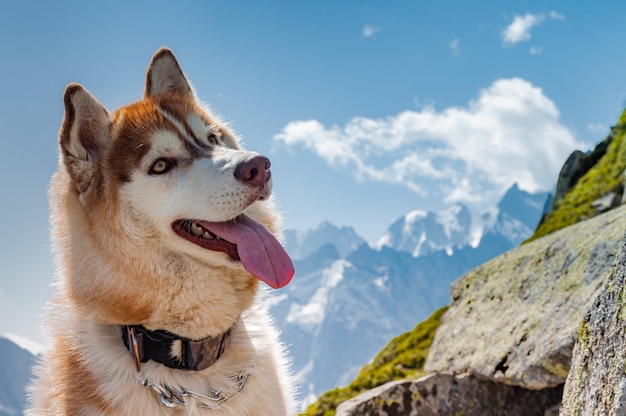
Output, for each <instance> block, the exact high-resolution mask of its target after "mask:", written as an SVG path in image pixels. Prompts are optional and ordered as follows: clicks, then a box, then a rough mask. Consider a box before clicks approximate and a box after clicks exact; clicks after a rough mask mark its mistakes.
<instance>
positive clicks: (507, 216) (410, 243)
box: [377, 184, 549, 257]
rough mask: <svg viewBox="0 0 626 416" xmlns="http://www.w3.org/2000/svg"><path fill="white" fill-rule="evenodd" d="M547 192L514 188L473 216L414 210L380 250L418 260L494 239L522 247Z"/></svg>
mask: <svg viewBox="0 0 626 416" xmlns="http://www.w3.org/2000/svg"><path fill="white" fill-rule="evenodd" d="M548 195H549V194H548V193H537V194H529V193H528V192H524V191H522V190H520V189H519V187H518V186H517V184H515V185H513V186H512V187H511V188H510V189H509V190H508V191H507V192H506V193H505V195H504V196H503V197H502V199H501V200H500V202H499V203H498V205H497V206H496V207H493V208H490V209H488V210H486V211H485V212H483V213H481V214H473V213H472V212H470V210H469V209H468V208H467V207H465V206H464V205H460V204H459V205H454V206H452V207H450V208H448V209H446V210H444V211H441V212H438V213H433V212H424V211H412V212H409V213H408V214H406V215H405V216H403V217H401V218H399V219H397V220H396V221H394V222H393V223H392V224H391V226H389V229H388V230H387V232H386V233H385V234H384V235H383V237H382V238H381V239H380V240H379V241H378V244H377V247H383V246H387V247H390V248H393V249H395V250H399V251H406V252H408V253H411V254H412V255H413V256H415V257H421V256H427V255H429V254H432V253H434V252H437V251H441V250H444V251H446V252H447V253H448V254H449V255H451V254H452V253H453V252H454V251H455V250H459V249H464V248H467V247H468V246H469V247H473V248H477V247H479V246H480V245H483V246H484V245H485V243H486V242H487V241H489V240H490V239H492V238H493V237H497V239H498V240H499V241H500V240H502V239H504V240H506V241H508V243H509V244H507V245H508V246H509V248H513V247H515V246H517V245H519V244H520V243H521V242H522V241H523V240H524V239H525V238H527V237H528V236H529V235H530V234H531V233H532V231H533V230H534V229H535V228H536V226H537V223H538V221H539V219H540V218H541V214H542V213H543V208H544V203H545V201H546V199H547V198H548Z"/></svg>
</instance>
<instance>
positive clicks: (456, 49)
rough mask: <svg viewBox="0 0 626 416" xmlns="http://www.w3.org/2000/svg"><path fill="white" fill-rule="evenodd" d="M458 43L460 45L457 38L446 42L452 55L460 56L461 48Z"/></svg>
mask: <svg viewBox="0 0 626 416" xmlns="http://www.w3.org/2000/svg"><path fill="white" fill-rule="evenodd" d="M459 45H460V42H459V40H458V39H453V40H452V42H450V43H449V44H448V48H450V51H451V52H452V55H454V56H461V48H460V46H459Z"/></svg>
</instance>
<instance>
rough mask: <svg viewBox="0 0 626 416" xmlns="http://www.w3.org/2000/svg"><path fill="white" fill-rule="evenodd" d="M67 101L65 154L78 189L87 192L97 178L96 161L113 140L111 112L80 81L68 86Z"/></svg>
mask: <svg viewBox="0 0 626 416" xmlns="http://www.w3.org/2000/svg"><path fill="white" fill-rule="evenodd" d="M63 102H64V104H65V117H64V119H63V126H62V127H61V134H60V145H61V154H62V157H63V161H64V162H65V166H66V167H67V170H68V173H69V174H70V176H71V177H72V179H73V180H74V183H75V184H76V189H77V190H78V191H79V192H80V193H83V192H85V191H86V190H87V189H88V188H89V186H90V185H91V183H92V182H93V178H94V173H95V169H96V163H97V161H98V158H99V157H101V155H102V152H103V150H104V147H105V146H106V145H107V143H108V142H109V137H110V129H109V126H110V120H109V113H108V112H107V110H106V108H104V106H103V105H102V104H100V103H99V102H98V100H96V98H95V97H94V96H93V95H91V94H90V93H89V91H87V90H86V89H85V88H83V86H82V85H80V84H70V85H68V86H67V88H65V94H64V95H63Z"/></svg>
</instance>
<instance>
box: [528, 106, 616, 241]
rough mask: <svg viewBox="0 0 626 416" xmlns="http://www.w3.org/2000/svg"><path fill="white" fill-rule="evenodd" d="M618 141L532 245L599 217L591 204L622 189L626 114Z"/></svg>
mask: <svg viewBox="0 0 626 416" xmlns="http://www.w3.org/2000/svg"><path fill="white" fill-rule="evenodd" d="M618 126H619V127H617V128H616V131H615V138H614V139H613V142H612V143H611V145H610V146H609V148H608V150H607V152H606V154H605V155H604V157H602V159H600V160H599V161H598V163H596V165H595V166H593V167H592V168H591V169H590V170H589V171H588V172H587V173H586V174H585V175H584V176H583V177H582V178H581V179H580V180H579V181H578V183H577V184H576V185H575V186H574V187H573V188H572V189H570V190H569V191H568V192H567V194H565V197H563V200H561V202H560V203H559V205H558V207H556V209H555V210H553V211H552V212H550V213H549V214H548V215H547V217H546V219H545V221H544V222H543V223H542V224H540V225H539V227H537V230H535V233H534V234H533V236H532V237H531V238H530V239H528V240H527V241H526V242H528V241H532V240H536V239H537V238H541V237H543V236H544V235H547V234H549V233H551V232H553V231H557V230H560V229H561V228H565V227H567V226H570V225H572V224H575V223H577V222H579V221H582V220H585V219H587V218H590V217H592V216H594V215H595V210H594V209H593V208H592V206H591V203H592V202H593V201H594V200H596V199H598V198H600V197H602V196H604V195H605V194H607V193H608V192H610V191H613V190H618V189H619V188H620V187H621V186H622V182H623V179H622V177H621V175H622V172H624V169H626V140H625V139H624V133H625V129H624V127H623V126H626V111H625V112H624V113H623V114H622V116H621V117H620V120H619V124H618Z"/></svg>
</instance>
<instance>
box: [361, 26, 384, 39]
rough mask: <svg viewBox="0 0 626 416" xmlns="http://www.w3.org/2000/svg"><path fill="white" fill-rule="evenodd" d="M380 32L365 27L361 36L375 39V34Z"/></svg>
mask: <svg viewBox="0 0 626 416" xmlns="http://www.w3.org/2000/svg"><path fill="white" fill-rule="evenodd" d="M378 32H380V28H379V27H376V26H372V25H365V27H363V31H362V32H361V34H362V35H363V36H364V37H366V38H375V37H376V33H378Z"/></svg>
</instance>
